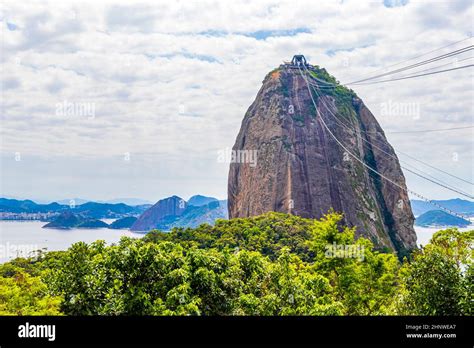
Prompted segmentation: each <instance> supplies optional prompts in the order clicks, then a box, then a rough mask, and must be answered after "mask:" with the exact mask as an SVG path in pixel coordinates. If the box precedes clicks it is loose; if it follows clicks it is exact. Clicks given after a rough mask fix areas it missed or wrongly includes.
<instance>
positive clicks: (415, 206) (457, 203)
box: [410, 198, 474, 217]
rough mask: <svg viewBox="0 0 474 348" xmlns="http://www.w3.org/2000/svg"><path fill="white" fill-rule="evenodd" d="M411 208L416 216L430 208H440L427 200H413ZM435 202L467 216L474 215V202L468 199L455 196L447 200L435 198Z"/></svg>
mask: <svg viewBox="0 0 474 348" xmlns="http://www.w3.org/2000/svg"><path fill="white" fill-rule="evenodd" d="M410 202H411V209H412V211H413V214H414V215H415V216H419V215H421V214H423V213H426V212H427V211H430V210H439V208H436V206H434V205H433V204H430V203H428V202H425V201H420V200H416V199H414V200H411V201H410ZM433 202H434V203H437V204H439V205H440V206H442V207H444V208H446V209H449V210H452V211H453V212H455V213H458V214H463V215H466V216H469V217H471V216H474V202H471V201H466V200H464V199H460V198H455V199H447V200H433Z"/></svg>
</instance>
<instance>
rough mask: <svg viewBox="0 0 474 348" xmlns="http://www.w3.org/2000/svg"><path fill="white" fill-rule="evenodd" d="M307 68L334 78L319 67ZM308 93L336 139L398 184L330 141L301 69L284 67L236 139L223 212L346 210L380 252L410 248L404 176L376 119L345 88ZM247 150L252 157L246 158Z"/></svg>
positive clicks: (266, 84)
mask: <svg viewBox="0 0 474 348" xmlns="http://www.w3.org/2000/svg"><path fill="white" fill-rule="evenodd" d="M311 71H312V72H311V74H313V76H317V77H318V78H319V79H320V80H321V79H322V80H326V81H329V82H332V83H336V80H335V79H334V78H333V77H332V76H330V75H329V74H328V73H327V72H326V70H324V69H320V68H319V67H312V68H311ZM311 93H312V95H313V98H314V100H315V102H316V105H317V108H318V110H319V114H320V117H322V119H323V120H324V122H325V123H326V124H327V126H328V128H329V129H330V130H331V132H332V133H333V134H334V136H335V137H336V138H337V139H339V141H340V142H341V143H342V144H343V145H344V146H345V147H346V148H347V150H349V151H350V152H352V153H354V154H355V155H356V156H357V157H358V158H360V159H361V160H362V161H363V162H364V163H366V164H367V166H370V167H372V168H374V169H376V170H377V171H379V172H380V173H381V174H383V175H384V176H386V177H387V178H389V179H390V180H392V181H393V182H394V183H396V185H395V184H393V183H390V182H388V181H387V180H385V179H382V178H381V177H380V176H379V175H378V174H376V173H375V172H373V171H371V170H370V169H368V168H367V167H366V166H364V165H363V164H362V163H360V162H358V161H357V160H356V159H355V158H353V157H352V156H351V155H349V154H348V153H347V151H345V150H344V149H343V148H342V147H341V146H340V145H339V144H338V143H337V142H336V140H335V139H334V138H333V137H332V136H331V135H330V134H329V132H328V131H327V130H326V129H325V128H324V126H323V124H322V122H321V120H320V119H319V117H318V116H317V115H318V114H317V112H316V109H315V107H314V104H313V103H312V101H311V97H310V92H309V90H308V87H307V85H306V82H305V80H304V78H303V77H302V76H301V74H300V71H299V70H298V69H294V68H289V67H288V66H285V65H282V66H280V68H278V69H275V70H274V71H272V72H271V73H269V74H268V75H267V76H266V77H265V79H264V81H263V85H262V87H261V89H260V91H259V92H258V94H257V97H256V99H255V101H254V102H253V104H252V105H251V106H250V108H249V109H248V111H247V113H246V114H245V117H244V119H243V121H242V126H241V129H240V132H239V134H238V136H237V139H236V141H235V145H234V147H233V154H234V160H235V161H234V163H231V165H230V170H229V179H228V201H229V202H228V208H229V217H230V218H236V217H248V216H253V215H259V214H262V213H265V212H268V211H277V212H285V213H291V214H295V215H299V216H302V217H307V218H320V217H322V216H323V215H324V214H326V213H327V212H328V211H330V210H331V209H333V210H335V211H337V212H341V213H343V214H344V223H345V224H347V225H348V226H356V236H357V237H358V236H364V237H366V238H369V239H370V240H372V241H373V242H374V243H375V245H376V246H377V247H378V248H380V249H386V248H389V249H392V250H396V251H398V252H399V254H400V255H403V254H404V252H405V251H406V250H407V249H412V248H414V247H416V234H415V231H414V229H413V222H414V217H413V214H412V211H411V206H410V201H409V199H408V195H407V192H406V191H405V190H404V189H406V184H405V177H404V175H403V172H402V170H401V168H400V164H399V162H398V159H397V157H396V154H395V152H394V150H393V148H392V146H391V145H390V144H389V143H388V141H387V139H386V137H385V134H384V132H383V130H382V129H381V127H380V125H379V124H378V122H377V120H376V119H375V117H374V116H373V115H372V113H371V112H370V110H369V109H368V108H367V107H366V106H365V105H364V103H363V102H362V101H361V100H360V99H359V98H357V96H356V95H355V93H354V92H353V91H351V90H349V89H347V88H345V87H343V86H338V87H337V88H336V89H330V88H319V89H317V90H316V92H311ZM362 139H365V141H364V140H362ZM250 154H256V161H254V162H252V163H249V161H245V158H249V157H248V156H249V155H250ZM246 156H247V157H246Z"/></svg>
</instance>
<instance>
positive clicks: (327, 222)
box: [0, 213, 474, 315]
mask: <svg viewBox="0 0 474 348" xmlns="http://www.w3.org/2000/svg"><path fill="white" fill-rule="evenodd" d="M341 218H342V216H341V215H339V214H336V213H330V214H328V215H327V216H325V217H324V218H323V219H321V220H310V219H303V218H300V217H297V216H292V215H287V214H281V213H267V214H264V215H261V216H257V217H252V218H245V219H232V220H218V221H217V222H216V224H215V226H210V225H207V224H204V225H201V226H199V227H198V228H195V229H191V228H186V229H183V228H175V229H173V230H172V231H171V232H170V233H163V232H159V231H154V232H152V233H149V234H147V235H146V236H145V237H144V238H142V239H133V238H122V239H121V240H120V242H119V243H117V244H116V245H110V246H107V245H106V244H105V243H104V242H103V241H97V242H94V243H91V244H86V243H82V242H80V243H76V244H74V245H72V246H71V247H70V248H69V249H68V250H67V251H64V252H49V253H40V254H38V255H37V256H35V257H33V258H30V259H21V258H19V259H16V260H13V261H12V262H9V263H5V264H3V265H0V314H20V315H25V314H50V315H56V314H66V315H393V314H426V315H451V314H455V315H458V314H462V315H464V314H466V315H472V313H473V308H472V303H473V302H472V293H473V290H474V289H473V283H474V282H473V278H474V270H473V267H472V256H473V255H472V242H473V233H474V232H473V231H471V232H466V233H461V232H459V231H457V230H456V229H450V230H446V231H440V232H438V233H436V234H435V235H434V236H433V238H432V241H431V243H430V244H429V245H427V246H426V247H425V248H424V249H422V250H420V251H418V252H416V253H415V254H414V256H413V258H411V259H410V262H408V261H405V263H404V264H403V265H401V264H400V262H399V261H398V259H397V257H396V255H395V254H393V253H381V252H379V251H376V250H374V248H373V244H372V243H371V242H370V241H369V240H367V239H364V238H359V239H357V240H355V238H354V232H355V231H354V229H351V228H347V227H344V226H341ZM331 246H345V247H350V249H344V250H343V251H344V252H346V251H347V250H352V251H353V254H347V253H346V254H344V253H341V251H334V250H336V249H331Z"/></svg>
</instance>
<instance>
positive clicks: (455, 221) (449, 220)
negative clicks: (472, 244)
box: [415, 210, 471, 227]
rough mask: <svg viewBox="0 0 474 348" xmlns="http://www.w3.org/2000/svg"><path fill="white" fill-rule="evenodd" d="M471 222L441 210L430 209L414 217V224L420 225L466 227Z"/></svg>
mask: <svg viewBox="0 0 474 348" xmlns="http://www.w3.org/2000/svg"><path fill="white" fill-rule="evenodd" d="M470 224H471V222H470V221H469V220H466V219H463V218H460V217H458V216H455V215H451V214H448V213H446V212H444V211H442V210H430V211H427V212H426V213H424V214H421V215H420V216H418V217H417V218H416V221H415V225H417V226H421V227H466V226H469V225H470Z"/></svg>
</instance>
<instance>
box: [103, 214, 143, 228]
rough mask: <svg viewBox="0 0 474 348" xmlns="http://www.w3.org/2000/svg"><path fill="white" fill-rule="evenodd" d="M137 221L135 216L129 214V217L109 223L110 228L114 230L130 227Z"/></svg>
mask: <svg viewBox="0 0 474 348" xmlns="http://www.w3.org/2000/svg"><path fill="white" fill-rule="evenodd" d="M135 221H137V218H136V217H135V216H127V217H124V218H121V219H118V220H115V221H114V222H112V223H111V224H110V225H109V228H112V229H114V230H120V229H128V228H130V227H132V226H133V224H134V223H135Z"/></svg>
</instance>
